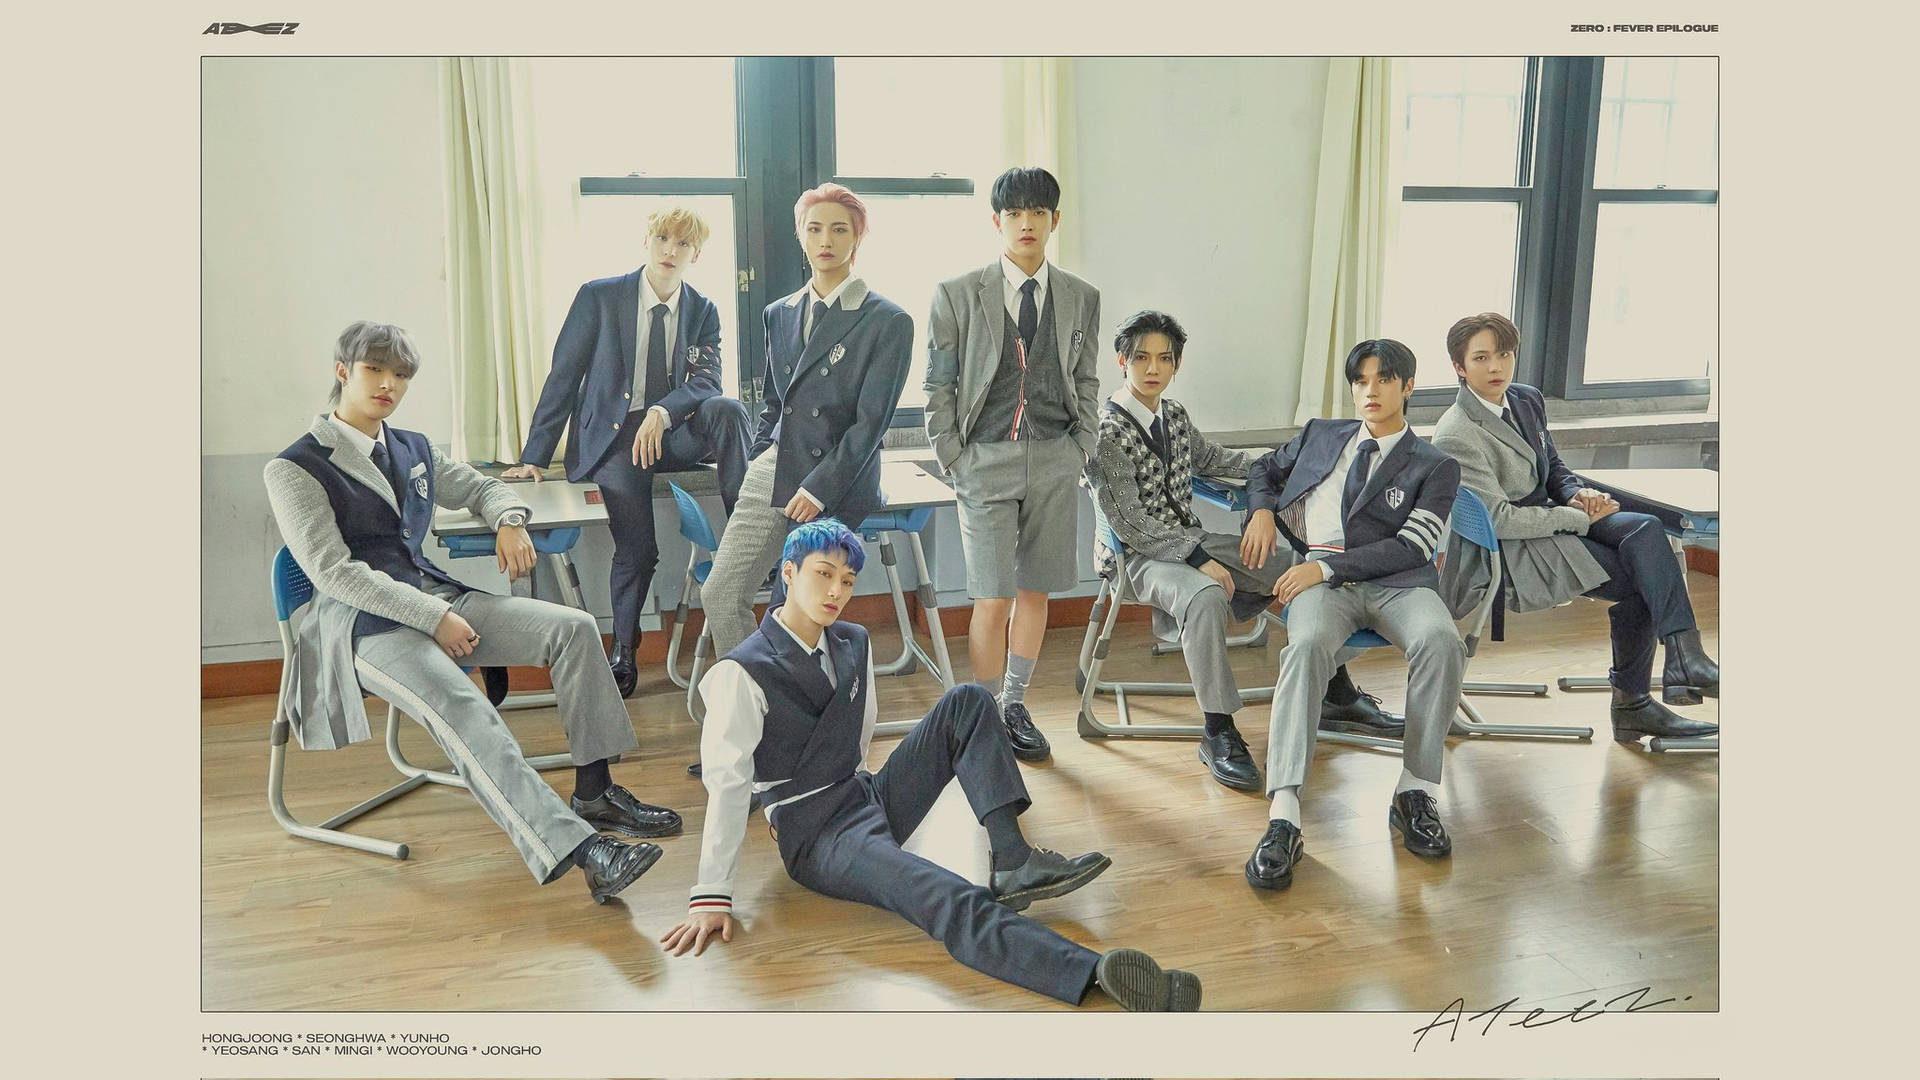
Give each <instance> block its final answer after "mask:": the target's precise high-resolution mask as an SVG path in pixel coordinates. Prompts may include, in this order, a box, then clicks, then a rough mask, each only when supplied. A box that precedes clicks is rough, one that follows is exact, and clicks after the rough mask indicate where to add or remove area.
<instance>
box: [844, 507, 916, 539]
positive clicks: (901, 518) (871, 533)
mask: <svg viewBox="0 0 1920 1080" xmlns="http://www.w3.org/2000/svg"><path fill="white" fill-rule="evenodd" d="M932 520H933V507H931V506H922V507H919V508H918V509H914V510H882V511H881V512H879V513H877V514H868V515H867V516H866V517H865V518H864V519H862V520H861V522H860V534H861V536H863V537H864V538H866V539H868V540H877V539H879V537H880V534H881V533H883V532H904V533H917V532H920V531H921V530H923V529H925V528H926V527H927V522H929V521H932Z"/></svg>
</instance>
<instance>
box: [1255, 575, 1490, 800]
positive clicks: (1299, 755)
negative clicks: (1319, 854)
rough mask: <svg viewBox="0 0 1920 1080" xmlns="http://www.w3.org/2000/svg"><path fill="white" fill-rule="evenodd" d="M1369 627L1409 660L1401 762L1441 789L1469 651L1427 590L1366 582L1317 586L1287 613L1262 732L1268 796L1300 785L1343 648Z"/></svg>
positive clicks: (1440, 604) (1444, 609)
mask: <svg viewBox="0 0 1920 1080" xmlns="http://www.w3.org/2000/svg"><path fill="white" fill-rule="evenodd" d="M1363 626H1365V627H1369V628H1371V629H1372V630H1374V631H1375V632H1376V633H1378V634H1379V635H1380V636H1381V637H1383V638H1386V639H1387V640H1388V641H1391V642H1393V644H1394V645H1395V646H1396V647H1397V648H1399V650H1400V651H1401V652H1402V653H1405V654H1406V657H1407V738H1406V750H1405V752H1404V756H1403V758H1402V760H1403V761H1404V762H1405V764H1406V767H1407V770H1408V771H1409V772H1411V773H1413V775H1415V776H1417V777H1419V778H1420V779H1422V780H1426V781H1429V782H1431V783H1436V784H1437V783H1439V782H1440V763H1441V755H1442V751H1443V750H1444V749H1445V748H1446V737H1447V727H1448V724H1449V723H1450V722H1451V720H1452V718H1453V712H1454V710H1455V709H1456V708H1458V707H1459V705H1460V680H1461V677H1462V676H1463V675H1465V673H1466V669H1467V647H1466V645H1465V643H1463V642H1462V641H1461V640H1460V632H1459V631H1458V630H1457V629H1455V628H1454V625H1453V616H1452V615H1451V614H1450V613H1449V612H1448V611H1447V606H1446V604H1445V603H1443V602H1442V601H1441V599H1440V594H1439V593H1436V592H1434V591H1433V590H1432V589H1426V588H1411V589H1396V588H1391V587H1388V586H1384V585H1375V584H1373V583H1372V582H1369V581H1361V582H1355V583H1354V584H1351V585H1342V586H1340V587H1338V588H1329V587H1327V586H1325V585H1315V586H1314V587H1313V588H1311V589H1308V590H1307V591H1305V592H1303V593H1301V594H1300V595H1299V596H1296V597H1294V599H1293V603H1292V604H1290V605H1288V607H1287V647H1286V648H1285V649H1282V650H1281V651H1280V681H1279V683H1278V684H1277V685H1276V686H1275V687H1274V691H1273V715H1272V717H1271V719H1270V720H1269V721H1268V729H1267V794H1269V795H1271V794H1273V792H1274V791H1276V790H1278V789H1280V788H1283V787H1295V786H1299V785H1301V784H1304V783H1305V782H1306V779H1307V766H1308V765H1309V764H1311V763H1312V761H1313V745H1314V732H1315V730H1316V729H1317V728H1318V727H1319V721H1320V699H1321V697H1322V695H1324V694H1325V693H1326V689H1327V680H1328V679H1330V678H1332V677H1333V669H1334V667H1335V666H1336V665H1337V664H1338V663H1339V660H1338V658H1337V656H1336V654H1337V653H1338V652H1339V650H1340V647H1341V645H1342V644H1343V643H1344V642H1345V641H1346V640H1347V638H1348V637H1349V636H1351V635H1352V634H1353V632H1354V631H1355V630H1358V629H1360V628H1361V627H1363Z"/></svg>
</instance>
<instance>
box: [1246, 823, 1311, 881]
mask: <svg viewBox="0 0 1920 1080" xmlns="http://www.w3.org/2000/svg"><path fill="white" fill-rule="evenodd" d="M1306 853H1307V846H1306V844H1305V842H1304V841H1302V840H1301V839H1300V826H1298V825H1295V824H1294V823H1293V822H1291V821H1280V820H1278V819H1275V820H1273V821H1269V822H1267V833H1266V835H1265V836H1262V837H1261V838H1260V844H1259V846H1258V847H1256V848H1254V849H1253V857H1252V858H1250V859H1248V860H1247V884H1249V885H1252V886H1253V887H1254V888H1256V889H1284V888H1286V887H1287V886H1289V885H1291V884H1293V868H1294V865H1295V864H1297V863H1298V862H1299V861H1300V860H1301V858H1302V857H1304V856H1305V855H1306Z"/></svg>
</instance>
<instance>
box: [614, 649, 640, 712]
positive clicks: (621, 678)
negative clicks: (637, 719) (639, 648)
mask: <svg viewBox="0 0 1920 1080" xmlns="http://www.w3.org/2000/svg"><path fill="white" fill-rule="evenodd" d="M607 666H608V667H610V668H612V669H613V685H615V686H617V687H619V688H620V696H621V697H623V698H630V697H632V696H633V691H634V688H635V687H637V686H639V685H640V669H639V668H638V667H635V666H634V663H633V646H631V645H626V644H622V643H621V642H618V641H616V642H614V643H613V651H611V652H609V653H608V654H607Z"/></svg>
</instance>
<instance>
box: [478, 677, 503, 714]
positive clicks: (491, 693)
mask: <svg viewBox="0 0 1920 1080" xmlns="http://www.w3.org/2000/svg"><path fill="white" fill-rule="evenodd" d="M480 681H481V682H482V683H484V684H486V687H487V703H488V704H490V705H492V706H493V707H494V708H496V709H497V708H499V707H500V703H501V702H503V701H505V700H507V669H506V668H503V667H483V668H481V669H480Z"/></svg>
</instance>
